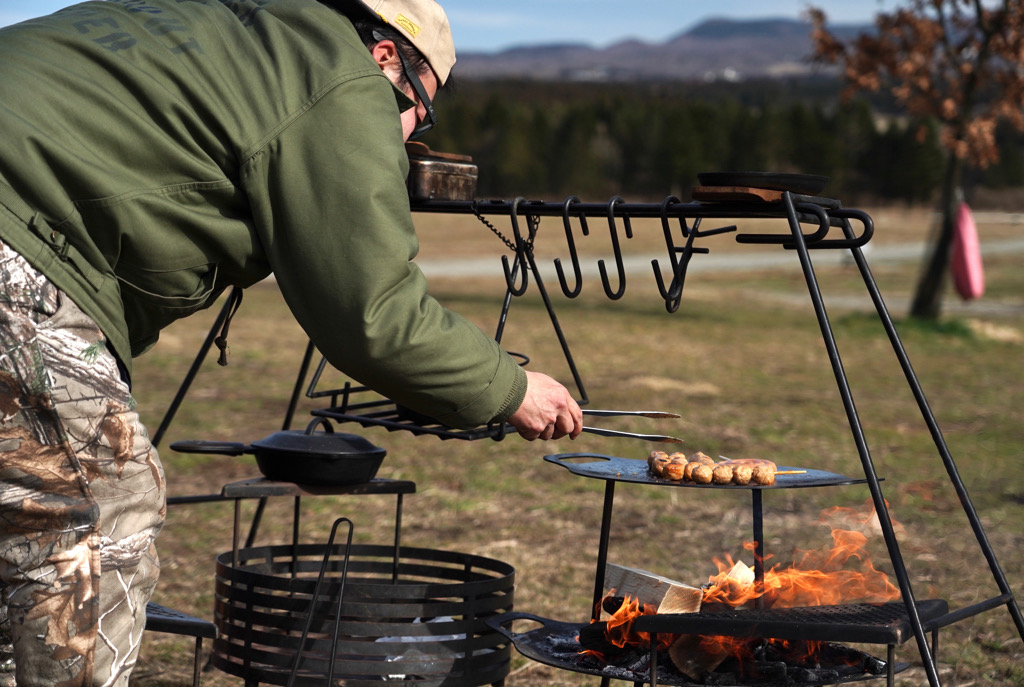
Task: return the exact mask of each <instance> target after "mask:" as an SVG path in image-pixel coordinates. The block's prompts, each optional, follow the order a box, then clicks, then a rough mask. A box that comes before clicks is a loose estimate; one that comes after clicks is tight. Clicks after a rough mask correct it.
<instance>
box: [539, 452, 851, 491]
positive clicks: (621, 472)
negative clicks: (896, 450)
mask: <svg viewBox="0 0 1024 687" xmlns="http://www.w3.org/2000/svg"><path fill="white" fill-rule="evenodd" d="M544 460H546V461H548V462H549V463H554V464H555V465H561V466H562V467H564V468H565V469H567V470H569V472H571V473H573V474H574V475H579V476H581V477H592V478H594V479H603V480H606V481H609V480H611V481H616V482H635V483H638V484H658V485H664V486H667V487H687V488H691V489H793V488H797V487H828V486H836V485H841V484H863V483H864V482H866V481H867V480H865V479H853V478H852V477H846V476H844V475H837V474H836V473H834V472H825V471H824V470H812V469H809V468H793V467H783V466H781V465H780V466H779V470H780V471H786V470H806V473H804V474H800V475H777V476H776V477H775V484H770V485H762V484H747V485H744V486H740V485H738V484H697V483H696V482H675V481H673V480H670V479H664V478H661V477H658V476H657V475H654V474H652V473H651V471H650V469H649V468H648V467H647V461H646V460H639V459H636V458H618V457H616V456H605V455H602V454H599V453H562V454H558V455H551V456H544Z"/></svg>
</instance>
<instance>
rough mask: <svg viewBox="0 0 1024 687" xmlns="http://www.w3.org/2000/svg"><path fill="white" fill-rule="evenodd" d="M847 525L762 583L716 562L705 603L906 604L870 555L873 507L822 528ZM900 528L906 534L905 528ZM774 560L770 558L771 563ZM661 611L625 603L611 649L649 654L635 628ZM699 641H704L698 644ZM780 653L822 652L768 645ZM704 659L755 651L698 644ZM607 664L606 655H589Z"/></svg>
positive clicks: (809, 645) (733, 565) (738, 645)
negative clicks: (638, 649)
mask: <svg viewBox="0 0 1024 687" xmlns="http://www.w3.org/2000/svg"><path fill="white" fill-rule="evenodd" d="M837 520H841V521H842V524H843V526H844V527H847V528H851V529H842V528H840V527H832V537H831V538H832V544H831V546H828V547H824V548H823V549H822V550H818V551H801V552H799V553H798V555H797V556H796V557H795V558H794V561H793V563H792V564H791V565H789V566H788V567H785V568H783V567H782V566H781V565H775V566H773V567H771V569H768V570H765V572H764V577H763V580H761V581H758V580H755V576H754V571H753V570H752V569H751V568H750V567H749V566H747V565H746V564H744V563H742V562H738V561H735V560H733V558H732V557H731V556H729V555H726V556H725V559H724V560H722V559H718V558H716V559H714V562H715V564H716V565H717V566H718V574H717V575H713V576H711V577H710V578H709V584H708V585H707V586H706V587H705V590H704V598H703V603H704V605H705V606H707V605H711V604H725V605H728V606H730V607H732V608H740V607H742V606H744V605H746V604H748V603H751V602H753V601H755V600H758V604H759V606H761V607H764V608H771V607H776V608H791V607H796V606H825V605H836V604H845V603H855V602H859V603H883V602H886V601H893V600H897V599H899V598H900V590H899V588H898V587H897V586H896V585H894V584H893V583H892V582H891V581H890V580H889V577H888V576H887V575H886V574H885V573H884V572H882V571H880V570H878V569H877V568H875V566H874V564H873V563H872V562H871V559H870V557H869V556H868V555H867V552H866V547H867V543H868V541H869V536H868V534H870V533H876V532H877V531H878V529H879V527H878V517H877V514H876V513H875V511H874V508H873V507H872V506H871V504H870V502H869V503H868V504H867V506H866V507H865V508H862V509H859V510H855V509H850V508H841V507H835V508H830V509H826V510H825V511H823V512H822V514H821V518H820V522H821V523H822V524H825V525H829V523H830V522H835V521H837ZM893 526H894V528H896V529H897V530H900V529H901V527H900V525H899V524H898V523H895V522H894V523H893ZM744 548H745V549H746V550H747V551H754V550H756V548H757V545H756V544H755V543H754V542H746V543H745V544H744ZM768 559H770V557H767V558H766V562H767V560H768ZM656 612H657V609H656V608H655V607H654V606H651V605H643V606H641V604H640V603H639V601H638V600H637V599H634V598H631V597H628V596H627V597H626V598H625V601H624V603H623V604H622V606H621V607H620V608H619V610H618V611H616V613H614V614H613V615H612V616H611V617H610V618H609V620H608V622H607V630H606V632H605V637H606V639H607V640H608V642H609V643H611V644H613V645H615V646H617V647H619V648H624V647H626V646H640V647H644V648H647V647H650V635H649V633H646V632H636V631H634V630H633V628H632V625H633V621H634V620H635V619H636V618H637V617H640V616H641V615H648V614H654V613H656ZM677 639H679V636H677V635H667V634H665V633H660V634H659V635H658V640H659V641H658V648H659V649H666V648H668V647H669V646H671V645H672V644H673V643H674V642H675V641H676V640H677ZM693 639H694V640H698V638H697V637H694V638H693ZM769 641H770V642H771V643H772V644H774V645H775V646H778V647H781V648H785V650H786V653H787V654H789V655H792V656H794V658H797V657H799V658H810V657H812V656H814V655H815V654H816V653H817V651H818V650H819V649H820V647H821V643H820V642H794V643H791V642H786V641H783V640H776V639H771V640H769ZM697 646H699V651H700V652H703V653H704V654H706V655H707V656H726V655H732V656H737V657H739V656H743V655H745V654H749V653H750V652H751V651H752V646H751V642H750V641H749V640H746V639H739V638H733V637H718V636H715V637H712V636H703V637H700V638H699V641H697ZM583 653H587V654H591V655H595V656H598V657H600V658H603V657H602V656H601V654H600V653H599V652H596V651H590V650H587V651H584V652H583Z"/></svg>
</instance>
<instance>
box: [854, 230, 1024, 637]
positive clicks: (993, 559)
mask: <svg viewBox="0 0 1024 687" xmlns="http://www.w3.org/2000/svg"><path fill="white" fill-rule="evenodd" d="M843 229H844V232H845V233H846V234H847V236H849V235H851V234H852V229H851V228H850V227H849V223H846V225H845V226H844V228H843ZM851 252H852V254H853V258H854V261H855V262H856V264H857V268H858V269H859V270H860V274H861V278H862V279H863V281H864V285H865V287H866V288H867V290H868V293H869V294H870V296H871V301H872V302H873V303H874V305H875V310H876V311H877V312H878V317H879V319H881V321H882V326H883V327H884V328H885V332H886V334H887V335H888V337H889V342H890V344H891V345H892V349H893V352H894V353H895V354H896V358H897V360H899V363H900V367H901V368H902V370H903V375H904V377H906V380H907V384H908V385H909V386H910V390H911V392H912V393H913V395H914V399H915V400H916V401H917V405H918V408H919V409H920V411H921V417H922V418H923V419H924V422H925V425H926V426H927V427H928V431H929V432H930V433H931V436H932V442H933V443H934V444H935V448H936V449H937V450H938V452H939V456H940V458H941V459H942V463H943V465H944V466H945V468H946V474H947V475H948V476H949V480H950V482H951V484H952V485H953V489H954V490H955V491H956V495H957V498H958V499H959V500H960V505H961V507H962V508H963V511H964V513H965V514H966V515H967V520H968V522H969V523H970V525H971V529H972V530H973V532H974V536H975V539H977V542H978V546H979V547H980V548H981V550H982V553H983V554H984V556H985V560H986V562H987V563H988V566H989V569H990V570H991V571H992V576H993V577H994V578H995V581H996V584H997V586H998V587H999V591H1000V592H1001V593H1002V594H1003V595H1004V596H1005V597H1006V599H1007V600H1006V607H1007V610H1009V612H1010V617H1011V618H1013V622H1014V624H1015V625H1016V626H1017V634H1018V636H1020V638H1021V639H1022V640H1024V616H1022V614H1021V610H1020V606H1019V605H1018V604H1017V601H1016V600H1015V599H1014V596H1013V590H1012V589H1011V588H1010V584H1009V582H1008V581H1007V579H1006V575H1005V574H1004V573H1003V569H1002V567H1001V566H1000V565H999V560H998V558H997V556H996V554H995V551H994V550H993V549H992V544H991V543H990V542H989V539H988V535H987V534H986V533H985V527H984V525H983V524H982V522H981V518H980V517H979V516H978V511H977V510H976V509H975V507H974V503H973V501H972V500H971V496H970V493H969V492H968V490H967V485H966V484H964V481H963V479H962V478H961V476H960V471H959V469H958V468H957V465H956V461H955V460H954V459H953V455H952V454H951V453H950V451H949V447H948V446H947V445H946V440H945V438H944V437H943V434H942V430H941V429H940V428H939V423H938V422H937V421H936V419H935V414H934V413H933V412H932V410H931V406H930V405H929V403H928V399H927V398H926V397H925V394H924V390H923V389H922V388H921V383H920V382H919V381H918V378H917V375H916V373H915V372H914V367H913V365H911V363H910V358H909V356H908V355H907V352H906V349H905V348H904V347H903V342H902V341H901V340H900V336H899V333H898V332H897V331H896V326H895V324H893V321H892V317H890V315H889V311H888V309H887V308H886V307H885V302H884V301H883V300H882V295H881V293H880V292H879V290H878V285H877V284H876V283H875V280H874V277H873V276H872V274H871V269H870V267H868V263H867V260H866V259H865V257H864V252H863V251H862V250H860V249H859V248H857V249H854V250H852V251H851Z"/></svg>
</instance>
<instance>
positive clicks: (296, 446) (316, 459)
mask: <svg viewBox="0 0 1024 687" xmlns="http://www.w3.org/2000/svg"><path fill="white" fill-rule="evenodd" d="M317 424H323V425H324V427H325V429H326V430H327V431H325V432H318V433H314V432H313V429H315V427H316V425H317ZM171 448H172V449H174V450H175V451H178V452H180V453H206V454H213V455H222V456H240V455H242V454H245V453H251V454H253V455H254V456H255V457H256V466H257V467H258V468H259V470H260V472H261V473H263V476H264V477H266V478H267V479H272V480H276V481H281V482H296V483H299V484H323V485H335V486H337V485H346V484H362V483H363V482H369V481H370V480H372V479H373V478H374V477H375V476H376V475H377V470H378V469H379V468H380V464H381V463H382V462H383V461H384V456H385V455H387V451H386V450H385V449H383V448H381V447H379V446H375V445H374V444H372V443H370V442H369V441H367V440H366V439H365V438H363V437H360V436H357V435H355V434H344V433H340V432H339V433H335V432H334V430H333V428H332V427H331V425H330V424H329V423H328V422H326V420H325V418H317V419H315V420H313V421H312V422H311V423H310V424H309V426H308V427H307V428H306V430H305V431H302V430H283V431H280V432H275V433H273V434H271V435H270V436H268V437H265V438H263V439H260V440H259V441H254V442H252V444H250V445H246V444H243V443H240V442H234V441H201V440H191V441H176V442H174V443H173V444H171Z"/></svg>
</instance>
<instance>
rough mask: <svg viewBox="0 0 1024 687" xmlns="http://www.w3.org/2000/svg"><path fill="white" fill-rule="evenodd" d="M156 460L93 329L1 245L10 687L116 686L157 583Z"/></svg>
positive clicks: (159, 480)
mask: <svg viewBox="0 0 1024 687" xmlns="http://www.w3.org/2000/svg"><path fill="white" fill-rule="evenodd" d="M164 512H165V482H164V475H163V469H162V468H161V466H160V461H159V458H158V457H157V453H156V450H155V449H154V448H153V447H152V445H151V444H150V441H149V438H148V437H147V435H146V431H145V429H144V428H143V426H142V425H141V424H140V422H139V418H138V416H137V415H136V413H135V411H134V401H133V399H132V397H131V394H130V391H129V389H128V386H127V385H126V384H125V383H124V382H123V381H122V380H121V377H120V374H119V371H118V368H117V363H116V360H115V358H114V356H113V355H111V353H110V352H109V351H108V350H107V349H106V347H105V344H104V339H103V337H102V335H101V334H100V332H99V329H98V328H97V326H96V324H95V323H94V322H93V321H92V320H91V319H90V318H88V317H87V316H85V315H84V314H83V313H82V312H81V310H79V309H78V307H77V306H75V305H74V304H73V303H72V302H71V300H70V299H69V298H67V297H65V296H63V295H62V294H61V293H60V292H59V291H58V290H57V288H56V287H55V286H53V284H52V283H50V282H49V280H47V279H46V278H45V277H43V276H42V275H40V274H39V273H38V272H36V271H35V270H34V269H32V268H31V267H30V266H29V265H28V263H27V262H25V260H24V259H23V258H21V256H20V255H18V254H17V253H14V252H13V251H11V250H10V249H9V248H8V247H7V246H6V245H4V244H3V243H0V579H2V582H3V584H4V585H5V586H6V590H5V591H6V597H7V601H8V610H9V615H10V622H11V634H12V635H13V641H14V660H15V665H16V668H15V670H16V679H17V684H18V685H25V686H27V685H48V686H53V685H59V686H65V685H67V686H69V687H70V686H77V685H127V684H128V676H129V674H130V672H131V670H132V667H133V666H134V664H135V660H136V657H137V655H138V650H139V642H140V640H141V636H142V631H143V628H144V625H145V606H146V602H147V601H148V600H149V597H150V595H151V594H152V591H153V587H154V586H155V584H156V579H157V576H158V574H159V563H158V560H157V555H156V549H155V547H154V543H153V542H154V538H155V537H156V535H157V533H158V532H159V530H160V528H161V526H162V524H163V519H164Z"/></svg>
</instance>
